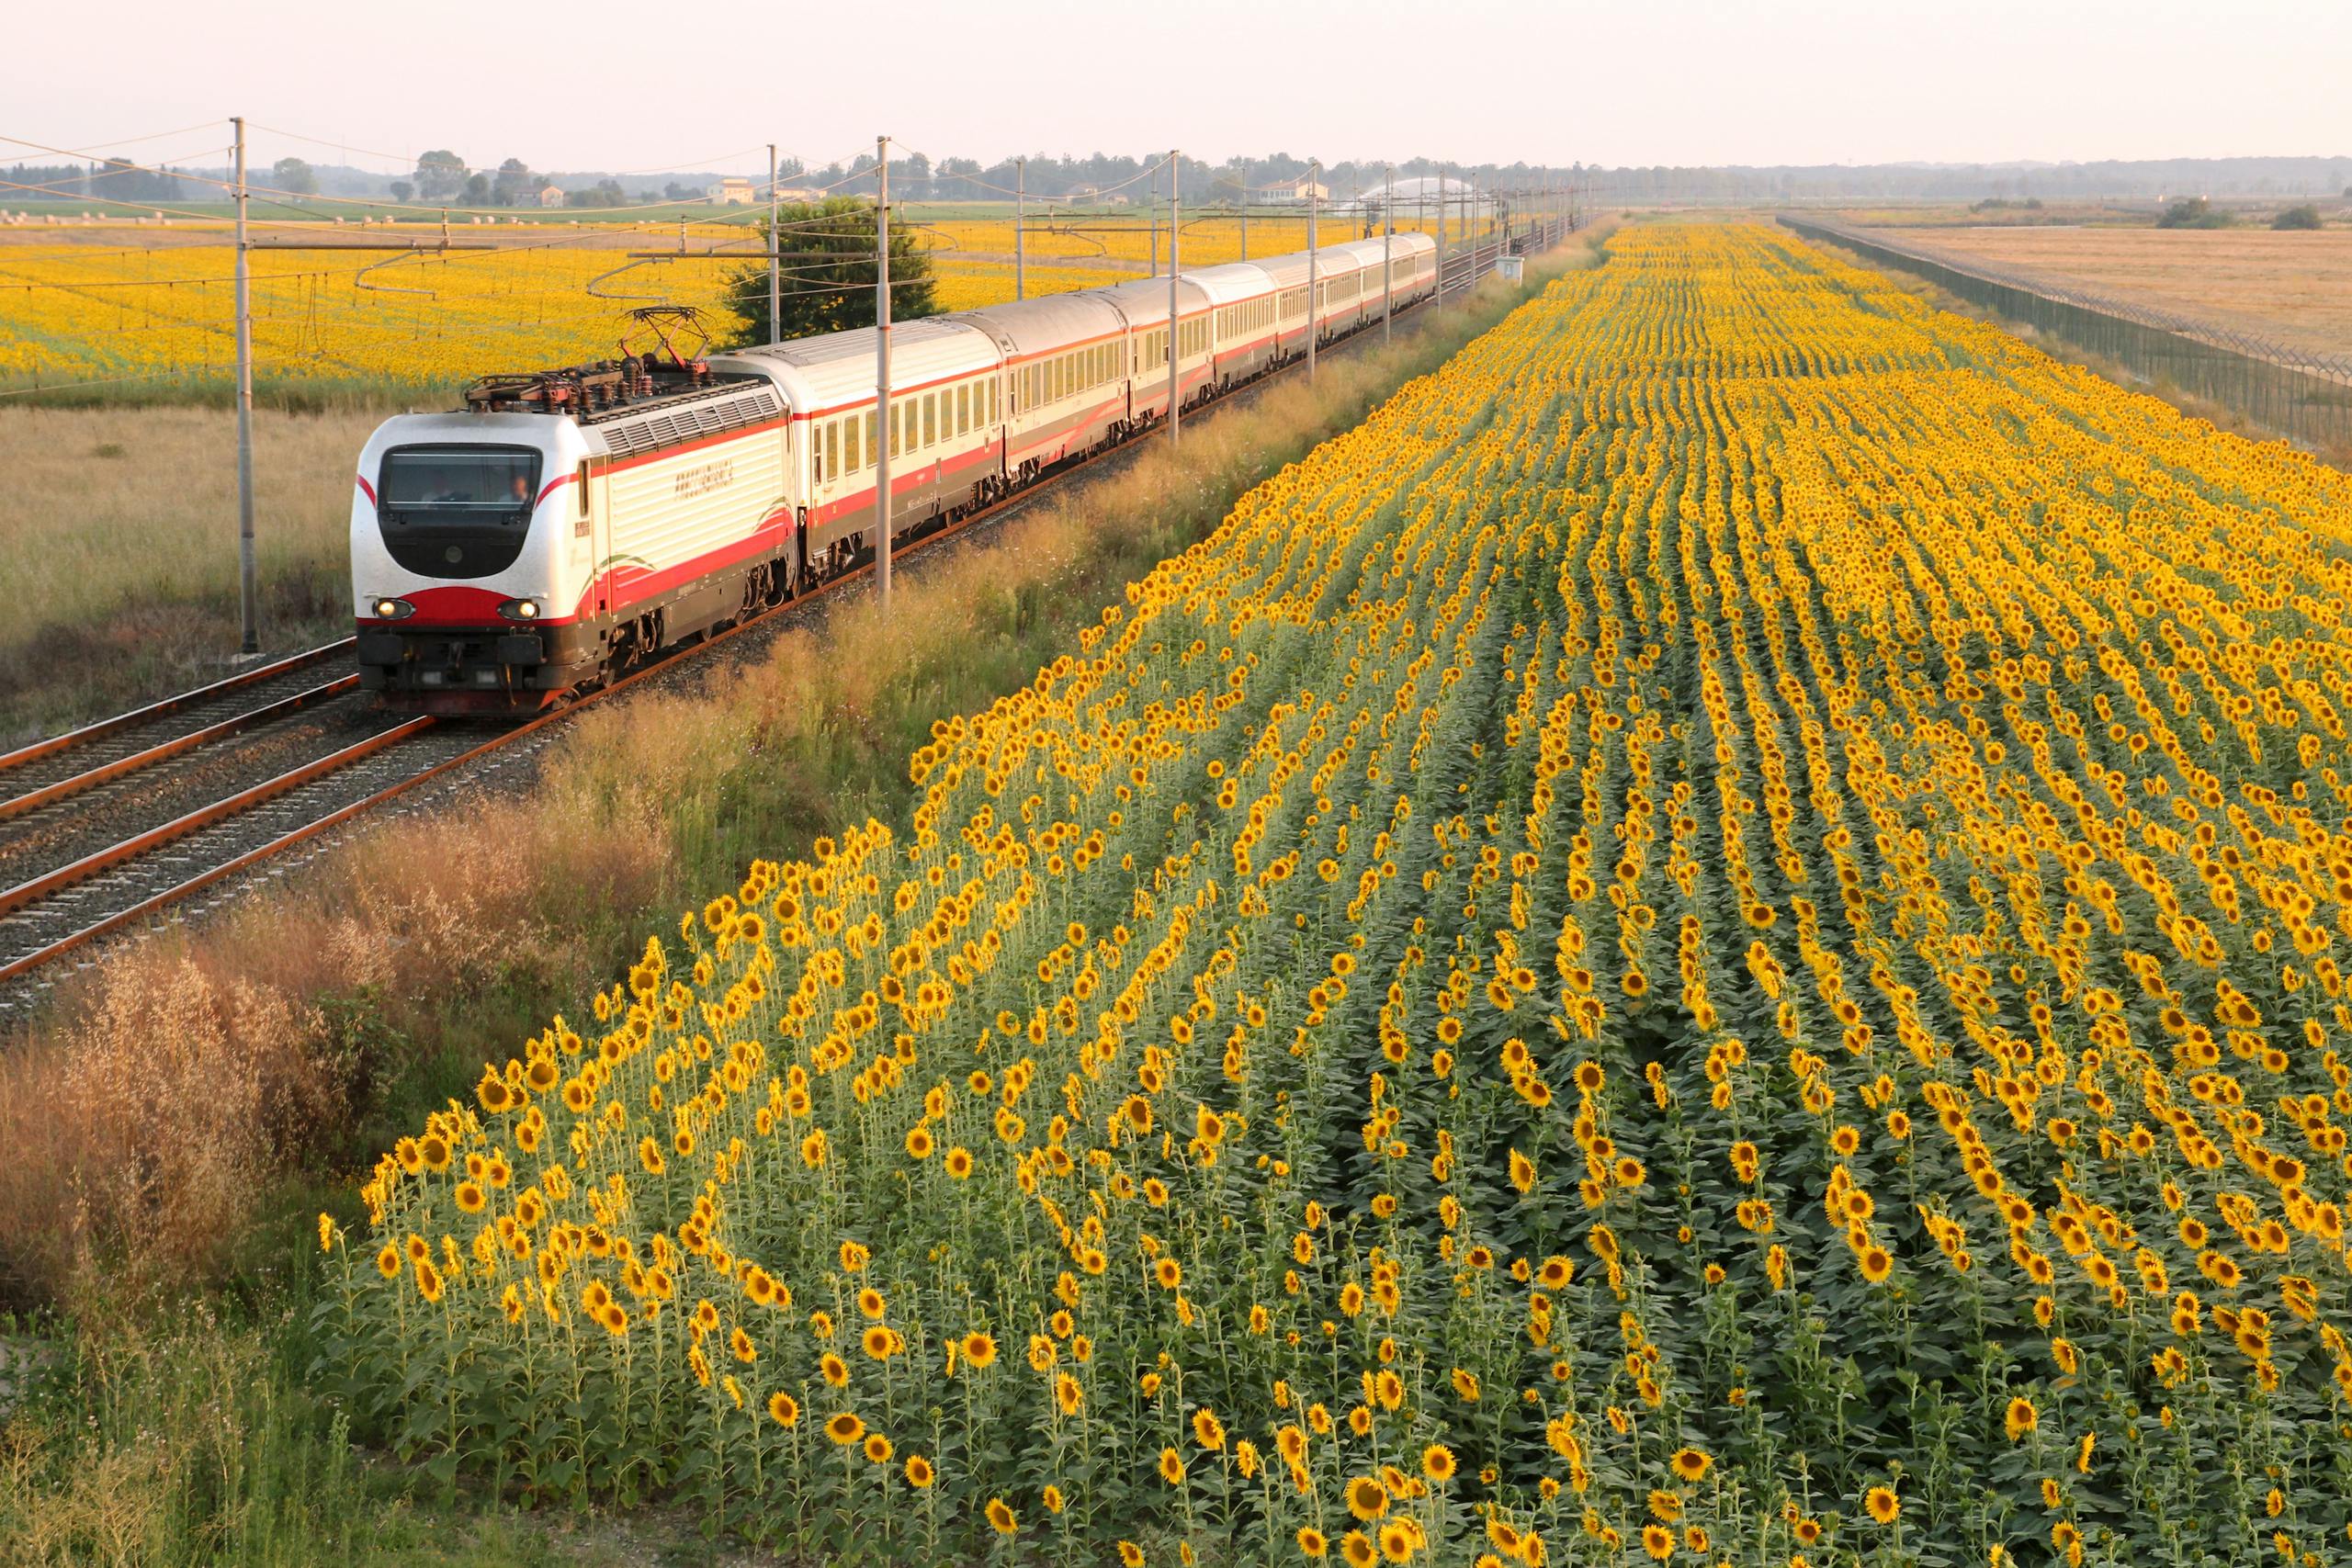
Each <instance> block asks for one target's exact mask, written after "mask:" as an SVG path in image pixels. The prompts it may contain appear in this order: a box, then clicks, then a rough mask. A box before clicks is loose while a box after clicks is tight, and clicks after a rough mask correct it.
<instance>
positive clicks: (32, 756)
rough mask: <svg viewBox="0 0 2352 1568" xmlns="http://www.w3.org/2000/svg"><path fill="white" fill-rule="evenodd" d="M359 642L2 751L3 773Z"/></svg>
mask: <svg viewBox="0 0 2352 1568" xmlns="http://www.w3.org/2000/svg"><path fill="white" fill-rule="evenodd" d="M356 640H357V639H356V638H354V637H345V638H343V639H342V640H341V641H339V642H330V643H324V644H322V645H321V646H319V647H317V648H313V649H310V650H308V651H307V652H303V653H291V654H288V655H287V656H286V657H285V658H283V659H276V660H270V661H269V662H268V663H266V664H256V665H254V667H253V668H252V669H250V670H240V671H237V673H235V674H234V675H232V676H229V677H228V678H227V679H226V680H220V681H215V682H212V683H211V684H210V685H209V686H198V687H197V688H196V689H195V690H194V691H192V692H182V693H180V694H178V695H177V696H171V697H164V698H163V699H162V700H161V701H158V702H152V703H149V704H148V705H146V706H145V707H138V708H132V709H131V710H130V712H129V713H119V714H116V715H115V716H113V717H112V718H102V719H99V720H97V721H96V722H95V723H91V724H85V725H84V726H82V728H79V729H69V730H67V731H66V732H65V733H64V734H62V735H52V736H51V737H50V738H49V739H46V740H36V741H34V742H33V743H32V744H30V745H28V746H19V747H17V749H16V750H13V751H7V752H0V773H6V772H7V771H8V770H9V769H11V768H15V767H20V766H22V765H23V764H25V763H27V762H30V761H35V760H37V759H39V758H42V757H48V756H52V755H54V754H56V753H57V752H60V751H62V750H67V749H68V748H70V747H74V746H82V745H86V744H88V743H89V742H90V741H93V740H96V739H102V738H104V737H106V736H108V735H112V734H115V733H116V732H118V731H119V730H124V729H128V728H130V727H131V726H132V725H135V724H143V723H145V722H146V721H147V720H149V719H151V718H161V717H163V716H164V715H165V714H168V713H173V712H175V711H177V710H178V709H180V708H184V707H186V706H187V705H188V704H190V703H194V702H200V701H203V700H204V699H206V698H209V697H217V696H220V695H222V694H225V693H228V692H233V691H235V690H237V689H238V688H239V687H242V686H250V685H252V684H254V682H257V681H266V680H268V679H269V678H270V677H271V676H273V675H283V674H285V673H286V672H287V671H290V670H300V669H302V668H304V667H305V666H307V665H311V664H316V663H318V662H320V661H321V660H326V659H332V658H333V657H334V656H335V655H336V654H339V653H348V652H350V651H351V648H352V644H353V643H354V642H355V641H356Z"/></svg>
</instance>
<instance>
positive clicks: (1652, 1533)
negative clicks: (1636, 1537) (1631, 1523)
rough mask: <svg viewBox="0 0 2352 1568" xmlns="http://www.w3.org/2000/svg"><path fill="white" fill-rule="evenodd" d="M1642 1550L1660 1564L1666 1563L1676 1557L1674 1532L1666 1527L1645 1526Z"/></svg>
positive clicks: (1643, 1528)
mask: <svg viewBox="0 0 2352 1568" xmlns="http://www.w3.org/2000/svg"><path fill="white" fill-rule="evenodd" d="M1642 1550H1643V1551H1646V1552H1648V1553H1649V1554H1650V1555H1651V1556H1652V1557H1653V1558H1655V1559H1657V1561H1658V1562H1665V1561H1666V1560H1667V1559H1668V1558H1669V1557H1671V1556H1673V1555H1674V1532H1673V1531H1672V1530H1670V1529H1667V1528H1666V1527H1665V1526H1664V1525H1644V1526H1643V1527H1642Z"/></svg>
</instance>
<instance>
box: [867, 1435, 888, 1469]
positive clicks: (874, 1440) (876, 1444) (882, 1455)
mask: <svg viewBox="0 0 2352 1568" xmlns="http://www.w3.org/2000/svg"><path fill="white" fill-rule="evenodd" d="M892 1451H893V1450H892V1449H891V1447H890V1439H889V1438H886V1437H884V1436H883V1435H882V1434H881V1433H879V1432H868V1433H866V1434H865V1457H866V1458H867V1459H869V1460H871V1461H874V1462H875V1463H876V1464H888V1463H889V1462H890V1455H891V1453H892Z"/></svg>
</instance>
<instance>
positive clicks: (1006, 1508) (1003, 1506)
mask: <svg viewBox="0 0 2352 1568" xmlns="http://www.w3.org/2000/svg"><path fill="white" fill-rule="evenodd" d="M987 1513H988V1517H989V1529H992V1530H994V1531H996V1533H997V1534H999V1535H1011V1534H1012V1532H1013V1531H1015V1530H1017V1529H1020V1528H1021V1519H1020V1517H1019V1516H1018V1515H1016V1514H1015V1513H1013V1511H1012V1505H1011V1504H1009V1503H1007V1502H1006V1501H1005V1500H1004V1499H1003V1498H1001V1497H991V1498H989V1506H988V1509H987Z"/></svg>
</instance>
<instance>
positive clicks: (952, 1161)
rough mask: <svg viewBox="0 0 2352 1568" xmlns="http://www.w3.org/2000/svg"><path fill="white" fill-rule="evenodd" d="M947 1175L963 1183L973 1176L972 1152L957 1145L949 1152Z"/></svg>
mask: <svg viewBox="0 0 2352 1568" xmlns="http://www.w3.org/2000/svg"><path fill="white" fill-rule="evenodd" d="M946 1165H947V1174H948V1175H950V1176H952V1177H954V1178H955V1179H956V1180H958V1181H961V1180H963V1179H965V1178H966V1177H967V1176H969V1175H971V1174H972V1151H971V1150H969V1149H967V1148H965V1147H963V1146H962V1145H957V1146H956V1147H955V1148H952V1149H950V1150H948V1151H947V1160H946Z"/></svg>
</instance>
